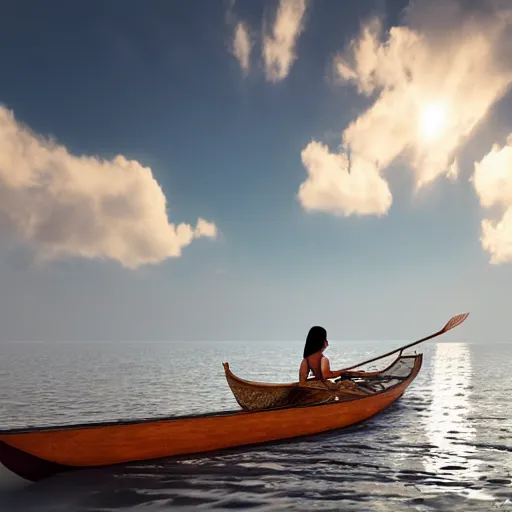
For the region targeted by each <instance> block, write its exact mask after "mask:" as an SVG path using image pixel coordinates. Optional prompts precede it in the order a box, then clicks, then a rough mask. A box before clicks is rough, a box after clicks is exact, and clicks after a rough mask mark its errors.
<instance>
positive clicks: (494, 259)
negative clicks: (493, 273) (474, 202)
mask: <svg viewBox="0 0 512 512" xmlns="http://www.w3.org/2000/svg"><path fill="white" fill-rule="evenodd" d="M472 180H473V185H474V187H475V190H476V192H477V194H478V197H479V198H480V204H481V205H482V207H484V208H491V207H493V206H495V207H497V208H498V209H499V210H501V211H503V212H504V213H503V216H502V217H501V219H500V220H499V221H495V220H491V219H484V220H483V221H482V236H481V238H480V240H481V242H482V247H483V248H484V249H485V250H486V251H488V252H489V253H490V254H491V263H496V264H497V263H506V262H512V134H511V135H510V136H509V137H508V140H507V144H506V145H505V146H504V147H502V148H500V147H499V146H498V145H497V144H495V145H494V146H493V147H492V149H491V151H490V152H489V153H488V154H487V155H485V156H484V157H483V158H482V160H481V161H480V162H475V173H474V175H473V178H472Z"/></svg>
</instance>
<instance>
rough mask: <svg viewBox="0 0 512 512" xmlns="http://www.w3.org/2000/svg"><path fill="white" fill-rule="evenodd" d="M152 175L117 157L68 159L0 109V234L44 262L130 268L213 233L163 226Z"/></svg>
mask: <svg viewBox="0 0 512 512" xmlns="http://www.w3.org/2000/svg"><path fill="white" fill-rule="evenodd" d="M166 207H167V204H166V198H165V196H164V194H163V192H162V189H161V188H160V186H159V184H158V183H157V181H156V180H155V179H154V178H153V176H152V173H151V169H150V168H148V167H143V166H142V165H141V164H140V163H139V162H137V161H134V160H127V159H126V158H125V157H124V156H117V157H115V158H114V159H113V160H101V159H99V158H96V157H90V156H74V155H71V154H70V153H69V152H68V151H67V149H66V148H65V147H63V146H61V145H58V144H57V143H55V142H53V141H50V140H45V139H43V138H42V137H40V136H38V135H36V134H34V133H33V132H32V131H30V130H29V129H28V128H27V127H26V126H23V125H22V124H20V123H19V122H18V121H17V120H16V119H15V117H14V115H13V113H12V112H11V111H9V110H7V109H6V108H4V107H0V227H1V228H2V229H1V230H0V235H1V234H2V233H3V234H4V235H5V234H6V233H7V232H9V233H10V234H12V233H14V234H16V235H17V236H18V237H20V238H22V239H24V240H25V241H27V242H28V243H30V244H31V245H32V246H33V247H34V248H35V249H36V250H37V253H38V255H39V256H40V257H41V258H42V259H58V258H62V257H66V256H78V257H83V258H99V259H112V260H116V261H118V262H119V263H120V264H121V265H123V266H125V267H128V268H136V267H138V266H140V265H143V264H148V263H159V262H161V261H163V260H164V259H166V258H169V257H178V256H180V255H181V250H182V248H183V247H185V246H187V245H189V244H190V243H191V242H192V240H193V239H194V238H199V237H202V236H207V237H215V236H216V227H215V225H214V224H212V223H209V222H207V221H205V220H203V219H199V220H198V222H197V226H196V227H192V226H191V225H189V224H185V223H181V224H178V225H175V224H172V223H169V221H168V218H167V212H166Z"/></svg>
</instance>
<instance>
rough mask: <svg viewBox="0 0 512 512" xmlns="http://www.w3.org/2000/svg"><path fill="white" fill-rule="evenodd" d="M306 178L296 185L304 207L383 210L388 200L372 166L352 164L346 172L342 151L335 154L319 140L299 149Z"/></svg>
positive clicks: (343, 212)
mask: <svg viewBox="0 0 512 512" xmlns="http://www.w3.org/2000/svg"><path fill="white" fill-rule="evenodd" d="M301 156H302V163H303V164H304V166H305V168H306V169H307V171H308V179H307V181H305V182H304V183H302V185H301V186H300V189H299V194H298V196H299V200H300V201H301V203H302V205H303V207H304V208H305V209H307V210H317V211H324V212H330V213H335V214H338V215H351V214H355V213H357V214H362V215H364V214H371V213H373V214H378V215H380V214H384V213H386V212H387V210H388V209H389V206H390V204H391V192H390V191H389V187H388V184H387V183H386V181H385V180H383V179H382V177H381V176H380V175H379V173H378V171H377V169H376V168H375V167H374V166H371V165H368V166H364V165H363V164H360V165H357V166H354V170H353V171H351V172H349V161H348V157H347V155H345V154H343V153H342V154H334V153H331V152H329V148H328V147H327V146H325V145H323V144H320V143H319V142H315V141H313V142H311V143H309V144H308V145H307V146H306V148H304V149H303V150H302V154H301Z"/></svg>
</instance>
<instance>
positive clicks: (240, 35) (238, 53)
mask: <svg viewBox="0 0 512 512" xmlns="http://www.w3.org/2000/svg"><path fill="white" fill-rule="evenodd" d="M251 50H252V41H251V38H250V37H249V30H248V29H247V25H246V24H245V23H243V22H239V23H237V25H236V27H235V34H234V36H233V47H232V52H233V55H234V56H235V57H236V59H237V60H238V63H239V64H240V67H241V68H242V70H243V71H244V72H245V73H248V72H249V67H250V56H251Z"/></svg>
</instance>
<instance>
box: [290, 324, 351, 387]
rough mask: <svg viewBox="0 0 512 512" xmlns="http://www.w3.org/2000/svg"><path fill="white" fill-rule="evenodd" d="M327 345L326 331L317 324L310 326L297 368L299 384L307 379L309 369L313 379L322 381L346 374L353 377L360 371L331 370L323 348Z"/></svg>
mask: <svg viewBox="0 0 512 512" xmlns="http://www.w3.org/2000/svg"><path fill="white" fill-rule="evenodd" d="M328 346H329V342H328V341H327V331H326V330H325V329H324V328H323V327H320V326H318V325H316V326H314V327H311V329H310V330H309V333H308V336H307V338H306V345H305V346H304V354H303V359H302V363H301V364H300V370H299V381H300V383H301V384H303V383H305V382H306V381H307V380H308V376H309V372H310V370H311V371H312V372H313V379H314V380H320V381H323V382H324V383H326V382H325V380H326V379H334V378H336V377H341V376H342V375H343V376H347V377H355V376H356V375H358V374H359V373H360V372H347V371H343V370H337V371H331V365H330V363H329V359H327V357H325V356H324V354H323V352H324V350H325V349H326V348H327V347H328Z"/></svg>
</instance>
